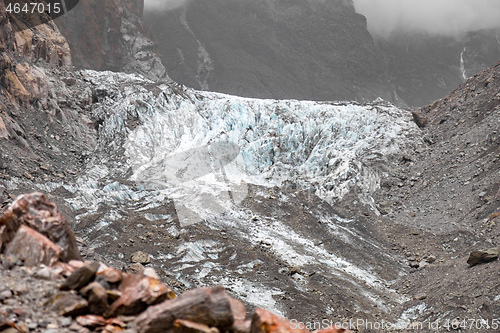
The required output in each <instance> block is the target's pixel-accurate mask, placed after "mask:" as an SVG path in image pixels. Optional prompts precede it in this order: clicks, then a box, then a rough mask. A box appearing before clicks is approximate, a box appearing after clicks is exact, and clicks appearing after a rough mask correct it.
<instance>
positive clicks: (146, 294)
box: [105, 274, 175, 317]
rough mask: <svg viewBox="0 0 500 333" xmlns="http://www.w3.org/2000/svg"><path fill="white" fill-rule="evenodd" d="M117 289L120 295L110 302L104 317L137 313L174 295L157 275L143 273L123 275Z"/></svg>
mask: <svg viewBox="0 0 500 333" xmlns="http://www.w3.org/2000/svg"><path fill="white" fill-rule="evenodd" d="M150 275H151V274H150ZM119 291H120V292H121V296H120V297H119V298H118V299H117V300H116V301H115V302H113V304H111V306H110V308H109V310H108V311H107V312H106V314H105V317H114V316H119V315H126V316H127V315H138V314H139V313H141V312H142V311H144V310H145V309H146V308H147V307H148V306H149V305H154V304H158V303H160V302H163V301H164V300H167V299H172V298H174V297H175V294H174V292H173V291H172V290H171V289H169V288H168V287H167V286H165V285H164V284H163V283H162V282H161V281H160V279H159V278H158V277H151V276H146V275H144V274H141V275H130V274H127V275H125V276H124V277H123V280H122V282H121V284H120V287H119Z"/></svg>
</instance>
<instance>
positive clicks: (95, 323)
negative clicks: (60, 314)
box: [76, 315, 127, 328]
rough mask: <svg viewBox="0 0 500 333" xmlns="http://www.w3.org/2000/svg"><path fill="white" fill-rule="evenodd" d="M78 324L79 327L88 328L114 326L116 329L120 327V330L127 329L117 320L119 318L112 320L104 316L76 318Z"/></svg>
mask: <svg viewBox="0 0 500 333" xmlns="http://www.w3.org/2000/svg"><path fill="white" fill-rule="evenodd" d="M76 322H77V323H78V324H79V325H82V326H85V327H88V328H96V327H99V326H108V325H112V326H115V327H120V328H125V327H127V325H126V324H125V323H124V322H123V321H121V320H119V319H117V318H110V319H106V318H104V317H103V316H98V315H84V316H78V317H76Z"/></svg>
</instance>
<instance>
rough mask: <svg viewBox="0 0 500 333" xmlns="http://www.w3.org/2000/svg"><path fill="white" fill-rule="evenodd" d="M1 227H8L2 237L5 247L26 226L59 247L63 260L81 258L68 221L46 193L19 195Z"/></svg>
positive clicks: (1, 218)
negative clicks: (48, 198)
mask: <svg viewBox="0 0 500 333" xmlns="http://www.w3.org/2000/svg"><path fill="white" fill-rule="evenodd" d="M0 225H3V226H5V228H4V230H3V232H2V234H1V245H2V247H3V248H4V247H5V246H6V244H7V243H9V242H10V241H12V239H14V236H15V234H16V232H17V230H18V229H19V228H20V227H21V226H22V225H26V226H28V227H30V228H32V229H34V230H36V231H38V232H39V233H41V234H42V235H44V236H45V237H47V238H48V239H50V240H51V241H52V242H54V244H56V245H57V246H59V248H60V249H61V251H62V253H61V258H60V259H61V260H62V261H69V260H71V259H81V256H80V253H79V251H78V247H77V245H76V239H75V236H74V234H73V232H72V231H71V229H70V228H69V226H68V224H67V222H66V219H65V218H64V216H62V214H61V213H60V212H59V211H58V209H57V207H56V205H55V204H54V203H52V202H50V201H48V200H47V198H46V197H45V195H43V194H42V193H38V192H35V193H32V194H24V195H21V196H19V197H18V198H17V199H16V200H15V201H14V202H13V203H12V204H11V205H10V206H9V208H7V210H6V211H5V212H4V213H3V215H2V216H1V217H0Z"/></svg>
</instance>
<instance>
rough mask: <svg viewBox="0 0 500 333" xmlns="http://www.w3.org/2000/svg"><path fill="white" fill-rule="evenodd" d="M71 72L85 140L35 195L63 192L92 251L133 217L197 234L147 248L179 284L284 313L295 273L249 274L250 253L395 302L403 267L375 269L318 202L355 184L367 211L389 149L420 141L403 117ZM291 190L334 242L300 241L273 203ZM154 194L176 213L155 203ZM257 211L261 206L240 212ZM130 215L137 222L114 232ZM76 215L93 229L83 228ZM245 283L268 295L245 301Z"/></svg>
mask: <svg viewBox="0 0 500 333" xmlns="http://www.w3.org/2000/svg"><path fill="white" fill-rule="evenodd" d="M79 75H80V77H81V78H82V79H83V80H85V81H87V82H89V83H90V84H91V85H92V86H93V87H94V92H95V95H96V97H97V100H98V101H97V103H95V104H94V105H93V116H94V122H96V123H99V124H100V126H99V141H98V145H97V147H96V148H95V151H94V152H93V153H92V154H91V157H90V160H89V163H88V166H87V169H86V170H84V172H82V173H81V174H80V175H79V176H78V178H77V179H76V180H75V181H73V182H72V183H65V182H61V183H47V184H41V185H39V186H40V189H41V190H46V191H50V190H53V189H54V188H57V187H59V186H62V187H64V188H65V189H66V190H68V191H70V192H71V193H73V194H75V195H74V196H72V197H71V198H68V199H66V200H67V202H68V203H69V204H70V206H71V207H72V208H73V209H74V211H75V212H76V223H77V224H78V227H77V229H79V233H80V234H81V235H83V238H84V240H85V241H86V242H87V243H88V244H89V246H90V247H91V248H93V249H96V250H97V251H101V252H103V253H105V252H106V251H107V244H109V243H110V242H118V240H119V239H122V237H123V235H122V234H123V233H125V232H126V230H128V231H129V232H134V231H137V230H140V229H141V228H143V227H144V224H145V223H151V224H153V227H154V228H156V230H160V229H161V230H165V231H166V233H167V235H169V237H172V239H178V238H179V235H186V234H187V233H194V232H196V230H198V229H193V228H194V227H196V228H204V229H203V230H205V231H203V232H199V234H198V235H197V236H196V239H193V240H192V241H188V242H177V243H176V244H177V245H175V246H174V248H172V246H171V245H168V246H167V247H165V248H161V246H163V245H162V244H163V243H162V242H158V243H155V244H152V245H153V246H158V251H157V252H156V253H152V254H151V255H152V257H153V259H154V260H153V262H154V263H155V265H156V266H157V267H159V268H161V269H162V270H164V271H166V272H168V274H169V275H170V276H174V277H175V278H176V279H177V280H178V281H181V282H182V283H183V284H184V285H186V286H188V287H194V286H196V285H207V284H218V283H220V284H224V285H225V286H227V287H228V289H229V290H230V291H231V292H233V293H234V294H236V295H237V296H239V297H240V298H241V299H243V300H245V301H246V302H248V303H249V304H253V305H254V306H263V307H266V308H268V309H270V310H273V311H275V312H276V313H279V314H283V315H286V314H287V310H286V309H285V308H284V306H283V304H282V301H280V300H279V299H280V298H283V297H284V296H283V295H284V293H285V291H284V289H286V288H295V289H294V290H298V291H302V292H306V291H307V290H308V282H307V281H306V280H307V278H303V276H308V275H305V274H306V273H301V274H302V275H297V274H295V275H293V276H292V277H291V278H288V277H287V279H290V280H287V281H288V282H283V281H279V280H278V281H268V280H267V279H265V278H259V276H255V277H254V276H252V277H249V276H248V274H249V271H251V270H252V269H253V268H255V267H262V265H264V266H266V265H267V263H265V261H264V260H263V259H262V258H267V257H262V256H261V254H260V252H259V251H264V252H265V253H266V254H265V255H266V256H268V254H267V253H269V255H271V256H272V257H273V258H275V260H276V262H277V263H279V265H285V266H286V267H291V266H300V267H303V269H304V271H305V272H315V273H316V272H319V273H318V274H320V275H321V276H325V278H326V279H330V280H331V281H337V282H338V281H342V283H343V284H346V285H348V286H351V287H350V288H352V292H353V293H357V294H362V295H364V296H365V297H366V299H367V302H368V303H370V304H371V303H373V304H376V305H377V306H378V307H379V308H380V309H384V310H385V311H390V308H391V305H390V304H391V303H394V302H396V303H398V302H403V301H405V298H403V297H402V296H400V295H398V294H397V293H396V292H395V291H394V290H392V289H391V288H390V284H391V283H392V282H393V280H395V279H397V278H398V276H400V275H401V274H403V272H402V271H401V267H400V265H399V264H398V263H397V262H395V261H394V260H393V259H392V258H390V257H388V256H385V257H383V258H382V259H380V260H384V261H387V262H388V263H389V265H392V266H394V272H393V273H390V274H389V273H387V274H388V277H385V276H382V275H384V274H385V273H383V272H382V273H381V272H379V271H377V267H376V262H375V260H374V259H373V258H371V257H370V256H371V252H375V250H377V248H378V247H379V246H380V245H379V244H378V243H377V241H376V240H373V239H371V236H370V234H369V232H367V231H366V230H365V229H366V227H365V226H362V225H361V222H360V221H354V220H351V219H350V218H349V217H342V216H340V215H339V214H337V213H335V211H334V209H332V208H331V207H332V206H331V205H335V204H336V203H339V202H341V201H342V199H343V198H344V197H345V196H346V195H347V194H348V193H350V192H354V193H356V196H357V198H358V200H359V202H361V203H362V204H364V205H366V206H367V207H370V208H371V209H372V210H373V211H375V212H377V213H378V211H377V210H376V208H375V205H374V200H373V198H372V197H371V195H372V193H373V192H374V191H376V190H377V189H378V188H379V187H380V179H381V177H382V176H383V175H384V174H385V173H387V172H388V171H389V169H390V165H391V163H392V162H393V161H394V160H395V159H398V158H399V157H398V156H401V154H403V153H404V152H406V151H408V150H411V149H414V148H415V147H416V146H418V145H420V144H422V140H421V134H420V132H419V129H418V128H417V127H416V125H415V124H414V123H413V121H412V120H411V114H410V113H409V112H408V111H406V110H401V109H399V108H397V107H395V106H393V105H391V104H389V103H386V102H384V101H381V100H378V101H374V102H373V103H367V104H359V103H356V102H333V101H332V102H315V101H297V100H270V99H268V100H265V99H251V98H242V97H237V96H230V95H226V94H221V93H214V92H206V91H196V90H193V89H190V88H186V87H184V86H182V85H178V84H172V83H155V82H153V81H150V80H147V79H145V78H143V77H141V76H138V75H134V74H123V73H112V72H96V71H80V72H79ZM301 193H307V200H309V201H310V204H307V205H315V206H314V207H312V206H307V205H306V204H303V208H301V209H302V210H303V212H304V214H305V216H307V218H311V219H314V220H316V221H318V222H317V223H318V224H319V225H320V226H319V227H318V228H322V229H319V230H320V231H319V232H320V233H321V235H322V237H326V239H328V240H335V241H332V243H331V244H330V241H328V242H326V243H325V242H323V243H322V242H317V241H315V240H314V239H311V237H313V236H314V234H309V231H307V230H308V229H307V228H308V226H307V225H300V227H297V225H296V224H292V222H290V221H291V220H293V216H291V214H290V213H289V212H287V208H286V207H288V206H287V205H296V206H297V205H298V204H297V202H299V200H302V199H300V198H302V197H301V195H302V194H301ZM317 200H319V201H317ZM165 202H172V203H173V205H174V206H175V211H158V209H160V210H161V209H162V207H164V206H165ZM269 202H271V203H269ZM266 205H274V206H272V207H273V208H271V209H269V210H259V209H260V208H258V209H252V207H261V208H262V207H267V206H266ZM300 205H302V204H300ZM103 207H105V209H104V208H103ZM270 207H271V206H270ZM294 207H295V206H294ZM130 212H133V214H135V215H137V216H142V217H143V220H144V221H145V222H141V223H136V224H134V225H132V226H131V227H126V225H127V224H126V223H125V221H126V220H127V219H128V217H129V216H130V215H131V213H130ZM88 220H92V223H86V222H85V223H84V222H83V221H88ZM294 223H295V222H294ZM126 228H129V229H126ZM213 235H217V237H218V236H219V235H227V236H224V237H223V238H222V239H219V238H216V236H213ZM311 235H312V236H311ZM334 243H335V244H334ZM334 246H342V247H345V248H346V249H353V250H352V251H351V252H352V253H354V252H356V253H358V252H359V253H360V254H359V257H358V258H357V259H353V258H352V257H349V256H350V255H349V253H346V254H345V255H341V254H339V253H333V252H334V251H333V247H334ZM249 248H250V249H251V251H250V252H251V253H252V254H250V252H248V250H245V249H249ZM166 249H169V250H168V251H167V250H166ZM256 249H259V250H258V251H257V250H256ZM252 251H253V252H252ZM255 251H256V252H255ZM254 252H255V253H254ZM337 252H338V251H337ZM340 252H342V251H340ZM378 252H380V251H378ZM229 253H231V255H230V256H229V255H228V254H229ZM109 255H110V256H115V257H116V259H123V254H116V255H115V254H109ZM234 263H237V264H234ZM276 267H278V266H276ZM280 267H281V266H280ZM266 269H269V270H275V271H278V270H279V271H280V272H281V273H282V270H283V268H279V269H278V268H275V266H273V265H269V267H266ZM308 274H309V273H308ZM311 274H314V273H311ZM311 276H312V275H311ZM275 280H276V279H275ZM332 283H333V282H332ZM255 290H261V291H262V292H263V293H265V294H266V295H273V296H269V297H267V296H266V297H255ZM280 295H281V296H280ZM327 308H330V306H329V305H328V304H325V309H327ZM325 311H326V310H325ZM328 311H329V310H328ZM366 311H367V310H366Z"/></svg>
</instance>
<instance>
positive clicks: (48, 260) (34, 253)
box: [5, 225, 61, 267]
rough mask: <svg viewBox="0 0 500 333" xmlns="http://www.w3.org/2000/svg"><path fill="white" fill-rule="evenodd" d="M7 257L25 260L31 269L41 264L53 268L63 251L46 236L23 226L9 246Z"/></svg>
mask: <svg viewBox="0 0 500 333" xmlns="http://www.w3.org/2000/svg"><path fill="white" fill-rule="evenodd" d="M5 255H6V256H12V257H15V258H17V259H20V260H23V261H24V264H25V265H26V266H29V267H33V266H37V265H39V264H45V265H47V266H53V265H55V264H56V263H57V261H58V260H59V257H60V256H61V249H60V248H59V246H57V245H55V244H54V243H53V242H51V241H50V239H48V238H47V237H45V236H44V235H42V234H40V233H38V232H36V231H35V230H33V229H31V228H28V227H27V226H24V225H23V226H21V227H20V228H19V229H18V231H17V233H16V235H15V237H14V239H12V241H11V242H10V243H9V244H8V245H7V249H6V250H5Z"/></svg>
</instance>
